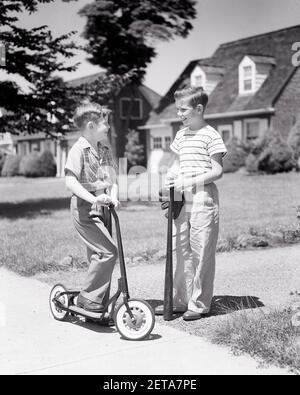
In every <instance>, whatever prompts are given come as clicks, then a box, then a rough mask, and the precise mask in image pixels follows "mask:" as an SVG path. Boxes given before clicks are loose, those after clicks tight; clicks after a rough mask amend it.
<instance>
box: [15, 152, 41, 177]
mask: <svg viewBox="0 0 300 395" xmlns="http://www.w3.org/2000/svg"><path fill="white" fill-rule="evenodd" d="M20 174H22V175H23V176H25V177H41V176H42V169H41V160H40V156H39V155H38V154H37V153H35V152H33V153H31V154H28V155H25V156H23V158H22V159H21V162H20Z"/></svg>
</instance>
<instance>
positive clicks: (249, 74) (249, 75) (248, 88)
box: [243, 66, 252, 92]
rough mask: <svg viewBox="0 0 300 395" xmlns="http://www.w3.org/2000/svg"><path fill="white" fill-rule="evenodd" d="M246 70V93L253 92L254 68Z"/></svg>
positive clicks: (245, 68)
mask: <svg viewBox="0 0 300 395" xmlns="http://www.w3.org/2000/svg"><path fill="white" fill-rule="evenodd" d="M243 70H244V91H245V92H249V91H252V66H246V67H244V68H243Z"/></svg>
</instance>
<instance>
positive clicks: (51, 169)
mask: <svg viewBox="0 0 300 395" xmlns="http://www.w3.org/2000/svg"><path fill="white" fill-rule="evenodd" d="M40 166H41V176H42V177H55V175H56V163H55V159H54V156H53V154H52V152H51V151H44V152H43V153H42V154H41V156H40Z"/></svg>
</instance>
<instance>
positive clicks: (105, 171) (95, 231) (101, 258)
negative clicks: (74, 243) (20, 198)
mask: <svg viewBox="0 0 300 395" xmlns="http://www.w3.org/2000/svg"><path fill="white" fill-rule="evenodd" d="M107 118H108V112H107V111H106V110H104V109H103V108H102V107H101V106H100V105H98V104H93V103H87V104H84V105H82V106H80V107H79V108H78V109H77V110H76V112H75V116H74V121H75V124H76V126H77V127H78V129H79V130H80V131H81V137H79V139H78V140H77V142H76V143H75V144H74V145H73V147H72V148H71V150H70V152H69V154H68V158H67V162H66V166H65V175H66V186H67V188H68V189H70V190H71V192H72V193H73V195H72V198H71V215H72V219H73V223H74V226H75V229H76V231H77V233H78V234H79V236H80V238H81V239H82V240H83V242H84V243H85V245H86V247H87V258H88V261H89V264H90V265H89V269H88V273H87V278H86V282H85V284H84V286H83V289H82V291H81V293H80V294H79V297H78V301H77V305H78V306H79V307H82V308H84V309H85V310H87V311H91V312H102V311H103V310H104V305H105V304H106V302H107V301H108V299H109V291H110V282H111V276H112V272H113V268H114V265H115V262H116V260H117V256H118V251H117V247H116V244H115V242H114V240H113V239H112V237H111V235H110V234H109V232H108V230H107V228H106V227H105V223H104V222H105V219H104V218H103V216H102V218H99V217H96V218H90V212H91V210H93V209H94V210H96V211H99V209H101V207H103V206H108V205H109V204H111V203H113V204H114V206H115V207H118V205H119V201H118V186H117V181H116V172H115V170H116V165H115V162H114V159H113V157H112V154H111V148H110V146H109V143H108V139H107V134H108V131H109V124H108V119H107Z"/></svg>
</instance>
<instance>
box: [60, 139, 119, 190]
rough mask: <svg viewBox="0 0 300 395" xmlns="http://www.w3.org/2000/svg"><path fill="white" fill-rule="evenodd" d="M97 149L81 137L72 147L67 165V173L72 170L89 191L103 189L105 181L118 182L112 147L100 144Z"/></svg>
mask: <svg viewBox="0 0 300 395" xmlns="http://www.w3.org/2000/svg"><path fill="white" fill-rule="evenodd" d="M97 151H98V152H96V150H95V149H94V148H93V147H92V146H91V145H90V143H89V142H88V141H87V140H86V139H85V138H84V137H80V138H79V139H78V140H77V141H76V143H75V144H74V145H73V147H72V148H71V149H70V152H69V154H68V158H67V162H66V165H65V174H66V175H68V172H71V173H72V174H73V175H75V176H76V178H77V179H78V181H79V182H80V184H81V185H82V186H83V187H84V188H85V189H86V190H88V191H89V192H96V191H99V190H102V191H103V190H104V188H103V181H105V182H108V183H110V184H111V185H112V184H114V183H115V182H116V164H115V162H114V160H113V156H112V153H111V149H110V147H108V146H103V145H102V144H99V145H98V150H97Z"/></svg>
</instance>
